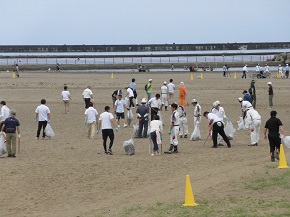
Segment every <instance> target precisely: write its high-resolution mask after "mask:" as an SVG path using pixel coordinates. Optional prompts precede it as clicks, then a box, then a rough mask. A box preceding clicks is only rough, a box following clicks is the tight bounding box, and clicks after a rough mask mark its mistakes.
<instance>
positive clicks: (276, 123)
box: [264, 111, 285, 162]
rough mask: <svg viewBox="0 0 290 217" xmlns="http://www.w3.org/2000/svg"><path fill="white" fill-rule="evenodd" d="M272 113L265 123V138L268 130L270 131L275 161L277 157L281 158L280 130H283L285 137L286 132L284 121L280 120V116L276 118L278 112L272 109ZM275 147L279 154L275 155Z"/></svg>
mask: <svg viewBox="0 0 290 217" xmlns="http://www.w3.org/2000/svg"><path fill="white" fill-rule="evenodd" d="M270 115H271V118H270V119H269V120H268V121H267V122H266V124H265V130H264V139H267V132H268V140H269V145H270V155H271V161H272V162H274V161H275V157H276V159H277V160H279V153H280V144H281V138H280V134H279V131H281V133H282V135H283V136H284V137H285V132H284V129H283V124H282V122H281V121H280V119H279V118H276V115H277V112H276V111H271V113H270ZM275 149H276V154H277V156H275Z"/></svg>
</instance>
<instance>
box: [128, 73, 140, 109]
mask: <svg viewBox="0 0 290 217" xmlns="http://www.w3.org/2000/svg"><path fill="white" fill-rule="evenodd" d="M131 81H132V82H131V83H130V85H129V87H130V88H131V89H132V90H133V94H134V99H135V103H136V106H139V104H138V98H137V96H138V94H137V91H136V88H137V86H136V83H135V81H136V80H135V78H132V80H131Z"/></svg>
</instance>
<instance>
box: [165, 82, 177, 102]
mask: <svg viewBox="0 0 290 217" xmlns="http://www.w3.org/2000/svg"><path fill="white" fill-rule="evenodd" d="M167 89H168V104H169V106H171V104H172V103H173V102H174V91H175V85H174V84H173V79H172V78H170V79H169V84H167Z"/></svg>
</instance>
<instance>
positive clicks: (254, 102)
mask: <svg viewBox="0 0 290 217" xmlns="http://www.w3.org/2000/svg"><path fill="white" fill-rule="evenodd" d="M251 97H252V106H253V107H254V108H256V95H251Z"/></svg>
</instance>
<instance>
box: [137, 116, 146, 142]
mask: <svg viewBox="0 0 290 217" xmlns="http://www.w3.org/2000/svg"><path fill="white" fill-rule="evenodd" d="M143 127H144V130H143ZM142 131H143V137H144V138H146V137H147V131H148V120H147V121H145V119H144V118H142V119H139V131H138V137H139V138H141V137H142Z"/></svg>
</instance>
